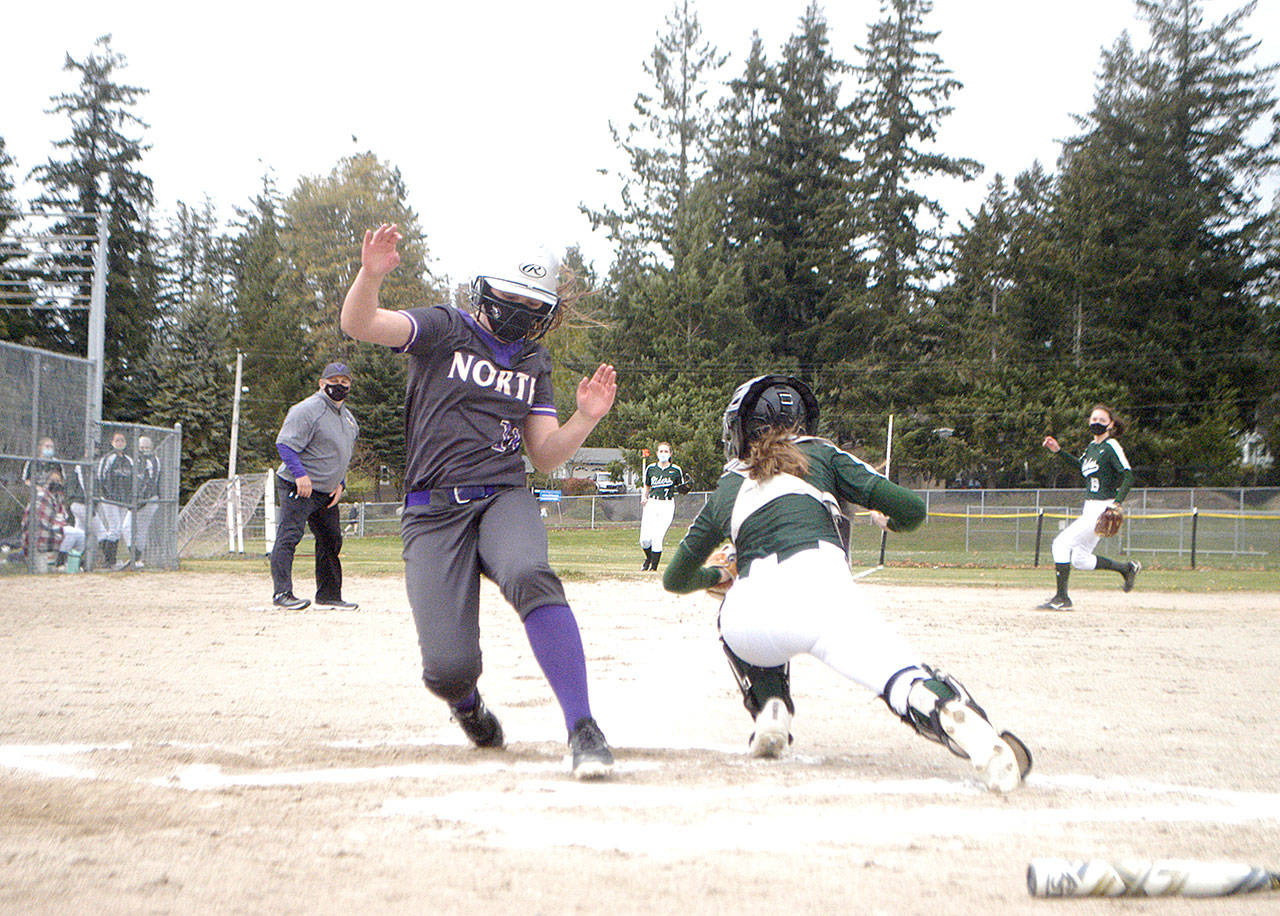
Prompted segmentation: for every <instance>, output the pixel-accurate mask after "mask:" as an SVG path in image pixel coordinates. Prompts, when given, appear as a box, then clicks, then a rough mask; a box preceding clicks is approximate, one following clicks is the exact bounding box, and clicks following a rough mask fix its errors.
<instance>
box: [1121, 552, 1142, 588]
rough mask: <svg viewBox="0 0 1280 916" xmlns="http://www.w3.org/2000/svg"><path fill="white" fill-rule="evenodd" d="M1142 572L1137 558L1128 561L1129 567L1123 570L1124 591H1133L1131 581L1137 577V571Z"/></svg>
mask: <svg viewBox="0 0 1280 916" xmlns="http://www.w3.org/2000/svg"><path fill="white" fill-rule="evenodd" d="M1140 572H1142V564H1141V563H1139V562H1138V561H1137V560H1130V561H1129V568H1128V569H1126V570H1125V571H1124V590H1125V591H1126V592H1131V591H1133V582H1134V580H1135V579H1137V578H1138V573H1140Z"/></svg>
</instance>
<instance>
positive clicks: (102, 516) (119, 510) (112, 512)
mask: <svg viewBox="0 0 1280 916" xmlns="http://www.w3.org/2000/svg"><path fill="white" fill-rule="evenodd" d="M96 521H97V530H98V540H100V541H124V546H125V547H128V546H129V543H130V541H131V540H132V538H133V533H132V532H131V531H130V529H131V528H132V527H133V526H132V525H131V524H130V522H132V521H133V513H132V512H131V511H129V509H128V508H127V507H125V506H118V505H116V504H115V503H98V518H97V520H96Z"/></svg>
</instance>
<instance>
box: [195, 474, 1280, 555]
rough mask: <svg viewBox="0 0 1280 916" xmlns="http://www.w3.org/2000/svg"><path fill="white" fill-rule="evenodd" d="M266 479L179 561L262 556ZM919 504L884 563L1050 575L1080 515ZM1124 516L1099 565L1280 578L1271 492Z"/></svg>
mask: <svg viewBox="0 0 1280 916" xmlns="http://www.w3.org/2000/svg"><path fill="white" fill-rule="evenodd" d="M270 473H271V472H269V471H268V472H266V474H263V475H258V476H257V479H254V478H244V480H245V481H246V483H245V487H246V489H245V490H244V491H243V492H244V493H247V494H249V495H248V496H246V497H244V498H242V503H243V505H242V509H241V518H242V520H243V526H242V528H241V529H240V531H239V533H238V535H234V536H230V537H229V535H228V527H227V521H226V519H227V514H226V511H225V507H226V502H225V497H224V498H223V499H222V501H220V502H219V501H217V500H216V499H215V500H214V502H213V503H211V505H213V507H214V508H212V509H208V508H206V509H205V510H204V511H203V513H202V514H203V515H204V516H205V517H207V518H209V519H211V522H210V523H209V525H208V526H207V529H206V531H207V532H210V533H207V534H206V536H205V537H204V538H202V539H194V540H193V541H192V542H191V543H192V547H191V548H186V547H184V549H183V556H218V555H225V554H226V553H228V552H229V550H228V543H235V542H236V540H237V538H238V539H239V540H241V541H242V542H243V544H244V546H242V547H241V548H239V551H243V552H246V553H257V552H259V551H261V552H262V553H266V552H267V551H268V550H269V549H270V547H269V545H270V543H271V540H272V537H273V532H272V530H271V526H270V516H269V515H268V513H267V512H266V511H265V510H266V506H265V503H264V501H263V499H262V495H263V493H272V494H273V493H274V491H273V490H272V489H270V488H268V486H267V485H266V478H267V477H268V476H269V475H270ZM250 482H251V484H250ZM208 486H210V487H211V488H212V489H211V492H215V491H216V492H218V493H225V492H226V490H227V482H226V481H216V482H211V483H210V484H209V485H208ZM920 495H921V496H922V497H923V498H924V499H925V502H926V504H927V506H928V510H929V515H928V519H927V521H926V522H925V524H924V525H922V526H921V527H920V528H919V529H917V530H916V531H913V532H910V533H907V534H901V535H891V536H890V538H889V541H888V550H887V555H886V557H887V562H889V563H890V564H893V563H916V564H930V565H939V566H955V565H974V566H990V567H999V566H1006V565H1011V566H1025V565H1035V564H1039V565H1046V564H1048V565H1051V564H1052V558H1051V557H1050V556H1049V545H1050V543H1051V542H1052V540H1053V538H1054V536H1055V535H1056V534H1057V533H1058V531H1059V530H1061V529H1062V528H1063V527H1065V526H1066V525H1067V524H1068V523H1069V522H1070V521H1071V520H1072V519H1074V518H1075V517H1076V516H1078V515H1079V513H1080V509H1081V506H1082V504H1083V499H1084V496H1083V491H1081V490H1079V489H1062V490H1051V489H1044V490H923V491H920ZM539 496H540V500H539V503H540V506H541V511H542V515H543V518H544V520H545V521H546V524H547V527H548V528H555V529H616V528H635V529H637V533H638V529H639V526H640V514H641V504H640V496H639V494H635V493H631V494H621V495H616V496H560V497H556V496H554V495H552V494H539ZM709 498H710V493H689V494H685V495H680V496H677V497H676V505H675V517H674V521H673V523H672V529H671V536H674V538H675V539H676V540H678V539H679V538H680V537H681V536H683V530H682V529H683V528H685V527H687V526H688V525H689V524H690V523H691V522H692V521H693V519H694V518H695V517H696V516H697V514H698V513H699V512H700V511H701V510H702V507H703V505H704V504H705V503H706V501H707V499H709ZM400 508H401V504H400V503H386V502H377V503H372V502H365V503H343V504H341V511H342V524H343V531H344V533H345V534H346V535H347V536H348V537H394V536H398V535H399V533H400ZM1125 509H1126V510H1127V512H1128V516H1127V521H1126V522H1125V525H1124V528H1123V529H1122V531H1121V534H1120V535H1119V536H1117V537H1116V538H1115V539H1112V540H1107V541H1103V542H1102V544H1101V545H1100V547H1099V551H1100V552H1101V553H1103V554H1105V555H1110V556H1117V555H1127V556H1137V557H1139V558H1141V559H1142V560H1143V561H1144V562H1153V563H1154V564H1156V565H1165V566H1182V567H1186V566H1196V565H1205V566H1226V567H1263V568H1273V567H1274V568H1280V488H1196V489H1137V490H1134V491H1132V492H1131V493H1130V494H1129V497H1128V498H1127V499H1126V500H1125ZM184 514H185V510H184ZM307 536H308V537H309V536H310V535H307ZM850 537H851V547H850V554H851V556H852V557H853V560H854V562H855V564H856V563H875V562H876V560H877V558H878V554H879V549H880V531H879V529H878V528H875V527H873V526H872V525H870V524H869V523H868V520H867V519H866V518H865V515H864V516H863V517H862V518H855V519H854V520H853V524H852V529H851V532H850ZM184 543H186V542H185V541H184ZM239 551H236V552H239Z"/></svg>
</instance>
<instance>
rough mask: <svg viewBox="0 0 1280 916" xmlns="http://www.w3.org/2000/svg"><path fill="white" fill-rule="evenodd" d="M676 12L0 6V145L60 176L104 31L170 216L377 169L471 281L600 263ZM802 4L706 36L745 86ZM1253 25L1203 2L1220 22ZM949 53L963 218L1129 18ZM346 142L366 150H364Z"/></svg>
mask: <svg viewBox="0 0 1280 916" xmlns="http://www.w3.org/2000/svg"><path fill="white" fill-rule="evenodd" d="M673 2H674V0H628V2H625V3H623V2H614V0H544V2H542V3H534V2H529V0H447V2H441V0H415V2H400V0H386V2H383V3H332V2H325V0H312V2H295V0H257V2H246V0H223V2H220V3H209V4H185V3H175V2H173V0H166V2H163V3H159V2H151V0H112V2H103V0H92V2H85V0H57V2H51V3H48V2H47V3H28V2H25V0H24V2H21V3H19V2H17V0H6V2H3V3H0V29H3V31H4V33H5V37H4V39H3V53H0V86H2V87H3V90H2V91H0V136H3V137H4V139H5V141H6V144H7V146H8V150H9V153H10V154H11V155H12V156H14V157H15V158H16V159H17V160H18V170H17V177H19V178H21V177H23V176H25V175H26V174H27V172H28V171H29V170H30V169H31V168H33V167H34V166H36V165H38V164H40V163H41V162H43V161H45V160H46V159H47V158H48V157H49V155H50V153H51V144H52V142H53V141H55V140H58V139H61V138H63V137H65V135H66V131H67V122H66V121H65V120H63V119H61V118H55V117H52V116H49V115H47V114H45V113H44V111H45V109H46V108H48V107H50V102H49V99H50V97H51V96H53V95H54V94H56V93H59V92H67V91H71V90H72V89H73V88H74V85H75V82H74V75H73V74H71V73H67V72H64V71H63V70H62V64H63V60H64V56H65V54H66V53H68V52H70V53H71V54H72V56H74V57H76V58H77V59H83V58H84V57H85V56H87V54H88V53H89V52H90V50H91V49H92V46H93V42H94V40H95V39H96V38H97V37H98V36H99V35H101V34H103V33H107V32H109V33H111V34H112V36H113V46H114V48H115V49H116V51H117V52H118V53H121V54H123V55H124V56H125V57H126V58H127V60H128V66H127V69H126V70H125V71H124V72H123V74H122V75H121V78H122V79H123V80H125V81H127V82H129V83H132V84H133V85H137V86H141V87H143V88H145V89H148V90H149V95H147V96H146V97H145V98H144V100H143V101H142V102H141V104H140V105H139V106H138V108H137V112H138V114H139V115H140V116H141V117H142V118H143V119H144V120H146V121H147V122H148V123H149V124H150V129H149V130H148V131H147V132H146V140H147V142H149V143H150V144H151V146H152V148H151V150H150V151H149V152H148V153H147V155H146V158H145V160H144V162H143V165H142V170H143V171H144V172H145V173H146V174H148V175H150V176H151V178H152V179H153V180H154V182H155V190H156V195H157V202H158V205H159V207H160V209H161V210H162V211H164V212H166V213H167V212H171V211H172V209H173V206H174V204H175V203H176V202H177V201H180V200H181V201H186V202H188V203H191V204H198V203H199V202H200V201H201V200H202V199H203V197H204V196H205V195H208V196H209V197H211V198H212V199H213V200H214V202H215V203H216V204H217V206H218V209H219V212H220V214H221V215H222V216H223V218H224V219H227V218H229V217H230V216H231V214H232V208H233V207H234V206H237V205H244V204H246V203H247V202H248V201H249V200H250V199H251V198H252V196H253V195H254V194H255V193H256V192H257V190H258V189H259V187H260V185H261V176H262V175H263V174H264V172H265V171H266V170H267V169H268V168H271V169H274V171H275V172H276V175H277V179H278V183H279V187H280V188H281V190H282V191H284V192H286V193H287V192H288V191H289V190H291V189H292V188H293V186H294V184H295V182H296V180H297V179H298V177H299V176H301V175H323V174H327V173H328V172H329V171H330V169H331V168H332V167H333V166H334V164H335V163H336V162H337V161H338V159H340V158H341V157H342V156H345V155H348V154H350V153H353V152H358V151H364V150H366V149H369V150H372V151H373V152H374V153H376V154H377V155H378V156H379V157H380V158H381V159H383V160H384V161H387V162H390V163H392V164H393V165H395V166H398V167H399V168H400V169H401V171H402V173H403V175H404V178H405V181H406V183H407V185H408V189H409V200H410V204H411V205H412V206H413V207H414V208H415V209H416V210H417V211H418V213H419V215H420V216H421V219H422V224H423V227H424V229H425V231H426V233H427V237H428V242H429V245H430V247H431V250H432V254H433V256H434V258H435V263H434V267H435V268H436V270H437V272H438V273H444V274H448V275H450V276H452V278H453V279H454V280H458V279H461V278H464V277H467V276H470V275H471V274H473V273H474V272H475V271H476V270H478V269H480V263H479V262H481V261H483V259H484V252H485V250H486V249H487V248H488V247H490V246H491V244H493V243H496V244H498V245H499V246H503V247H505V246H506V245H508V244H509V243H510V242H511V241H512V240H514V239H530V240H539V241H544V242H546V243H548V244H549V245H551V246H552V247H553V248H556V249H561V248H563V247H564V246H566V245H568V244H571V243H575V242H576V243H580V244H581V245H582V246H583V250H584V251H585V252H586V254H587V256H588V258H589V259H591V260H594V261H596V263H597V266H598V267H600V268H601V269H603V268H605V267H606V266H607V263H608V260H609V248H608V246H607V244H606V242H605V241H604V239H603V238H602V237H601V236H595V237H593V236H592V234H591V232H590V227H589V224H588V223H587V221H586V219H585V217H583V216H581V215H580V214H579V212H578V204H579V203H582V202H586V203H588V204H590V205H597V204H599V203H600V202H602V201H605V200H608V199H611V198H612V195H613V194H614V193H615V192H616V189H617V181H616V179H613V178H604V177H602V176H600V175H599V174H598V172H597V170H598V169H599V168H600V167H602V166H603V167H616V166H617V165H618V164H619V159H618V155H617V152H616V150H615V148H614V145H613V142H612V140H611V138H610V135H609V129H608V123H609V122H610V121H613V122H614V123H616V124H618V125H620V126H621V125H624V124H626V123H627V122H628V120H629V119H630V117H631V114H632V107H631V106H632V102H633V100H634V99H635V96H636V93H637V92H639V91H641V90H646V89H648V87H649V81H648V79H647V77H646V76H645V74H644V72H643V69H642V67H643V64H644V61H645V59H646V57H647V55H648V53H649V52H650V50H651V49H652V48H653V46H654V44H655V42H656V40H657V36H658V34H659V33H660V32H663V31H665V26H664V20H665V18H666V17H667V16H668V15H669V14H670V12H671V10H672V7H673ZM807 2H808V0H698V2H696V3H695V4H694V6H695V9H696V10H697V12H698V15H699V19H700V21H701V23H702V26H703V33H704V36H705V37H706V38H707V39H708V40H709V41H711V42H712V43H714V44H715V45H716V46H717V47H718V48H719V49H720V50H721V51H723V52H727V53H729V54H730V55H731V57H730V60H729V62H728V64H727V65H726V67H725V70H724V73H725V75H726V77H731V76H736V75H738V73H740V72H741V66H742V61H743V56H744V54H745V53H746V51H747V49H748V47H749V43H750V38H751V32H752V30H753V29H754V30H758V31H759V32H760V34H761V37H762V38H763V40H764V43H765V47H766V49H767V51H768V53H769V55H770V57H771V58H772V59H776V58H777V56H778V54H779V51H780V48H781V46H782V44H783V42H784V41H785V40H786V38H787V37H788V36H790V35H791V34H792V33H793V32H794V31H795V27H796V24H797V22H798V20H799V18H800V16H801V15H802V14H803V12H804V9H805V7H806V6H807ZM1241 5H1242V2H1237V0H1205V8H1206V11H1207V15H1208V17H1209V18H1210V19H1217V18H1220V17H1221V16H1223V15H1225V14H1226V13H1227V12H1229V11H1230V10H1232V9H1235V8H1237V7H1239V6H1241ZM935 6H936V8H935V10H934V13H933V15H932V19H931V24H932V26H933V28H935V29H937V30H939V31H940V32H941V35H940V37H939V39H938V42H937V44H936V45H935V48H936V50H937V51H938V52H939V53H940V54H941V55H942V57H943V59H944V61H945V63H946V64H947V65H948V66H949V67H950V68H951V69H952V71H953V72H954V74H955V75H956V77H958V78H959V79H960V80H961V81H962V82H963V83H964V84H965V87H964V89H963V90H962V91H961V92H959V93H958V94H957V95H956V96H954V97H953V102H954V104H955V108H956V111H955V113H954V115H953V116H952V117H951V119H950V120H949V121H948V122H947V123H946V124H945V125H944V128H943V132H944V133H943V148H944V149H945V150H946V151H947V152H949V153H953V154H957V155H967V156H972V157H973V158H976V159H978V160H979V161H981V162H983V163H984V164H985V165H986V166H987V171H986V172H985V173H984V174H983V175H982V176H981V177H980V178H979V179H978V180H977V181H974V182H971V183H969V184H967V185H959V184H957V185H954V186H952V187H951V188H950V189H948V190H947V191H946V193H945V194H944V195H943V196H944V203H945V204H946V205H947V207H948V209H949V210H950V211H951V212H952V214H953V216H955V217H957V218H959V217H962V216H963V215H964V212H965V211H966V210H972V209H975V208H976V207H977V206H978V204H979V203H980V201H981V199H982V197H983V196H984V193H985V189H986V186H987V184H988V182H989V181H990V180H991V177H992V176H993V175H994V173H995V172H997V171H999V172H1003V173H1004V174H1005V175H1006V176H1009V177H1011V176H1012V175H1014V174H1016V173H1017V172H1019V171H1021V170H1023V169H1025V168H1027V167H1028V166H1029V165H1030V164H1031V163H1032V161H1033V160H1035V159H1037V158H1039V159H1040V160H1041V161H1043V162H1044V163H1045V164H1046V165H1047V166H1050V167H1052V165H1053V163H1054V160H1055V158H1056V155H1057V152H1058V144H1057V141H1058V140H1059V139H1061V138H1062V137H1064V136H1067V135H1069V134H1070V133H1071V132H1072V131H1073V125H1072V122H1071V119H1070V115H1071V114H1072V113H1079V112H1085V111H1087V110H1088V109H1089V107H1090V103H1091V98H1092V90H1093V85H1094V74H1095V71H1096V69H1097V64H1098V58H1099V53H1100V51H1101V50H1102V49H1103V48H1104V47H1106V46H1109V45H1111V43H1112V42H1113V41H1114V40H1115V39H1116V37H1117V36H1118V35H1119V34H1120V33H1121V31H1122V30H1124V29H1126V28H1128V29H1130V30H1131V33H1132V34H1133V35H1134V36H1135V43H1137V44H1139V45H1141V44H1142V43H1143V40H1144V39H1143V38H1142V35H1143V33H1142V27H1141V24H1140V23H1137V22H1136V20H1135V18H1134V16H1133V4H1132V3H1131V2H1129V0H1073V2H1071V3H1063V2H1061V0H936V3H935ZM823 9H824V10H825V12H826V16H827V19H828V22H829V25H830V34H831V38H832V44H833V48H834V50H835V52H836V54H837V55H838V56H840V57H842V58H844V59H846V60H849V59H854V58H855V52H854V46H855V45H856V44H862V43H864V42H865V37H866V26H867V23H869V22H871V21H872V20H874V19H875V18H876V17H877V15H878V12H879V2H878V0H839V2H828V3H825V4H823ZM1249 31H1250V32H1251V33H1252V34H1253V35H1255V36H1257V37H1259V38H1260V39H1261V41H1262V47H1261V51H1260V54H1259V57H1258V62H1259V63H1271V62H1274V61H1277V60H1280V0H1262V2H1261V3H1260V4H1259V9H1258V11H1257V12H1256V13H1255V14H1254V16H1253V18H1252V19H1251V20H1250V26H1249ZM353 136H354V137H355V138H357V139H356V140H353V139H352V138H353Z"/></svg>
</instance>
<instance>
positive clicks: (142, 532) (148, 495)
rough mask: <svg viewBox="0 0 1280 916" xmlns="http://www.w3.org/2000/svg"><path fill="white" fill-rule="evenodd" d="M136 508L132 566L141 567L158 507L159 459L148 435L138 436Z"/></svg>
mask: <svg viewBox="0 0 1280 916" xmlns="http://www.w3.org/2000/svg"><path fill="white" fill-rule="evenodd" d="M137 470H138V486H137V493H136V494H135V495H136V496H137V499H138V509H137V512H136V514H135V516H134V533H133V568H134V569H142V568H143V566H144V561H143V559H142V555H143V554H144V553H145V552H146V550H147V545H148V544H149V543H150V542H151V523H152V522H153V521H154V520H155V517H156V511H157V510H158V509H159V508H160V459H159V458H157V457H156V456H155V449H154V448H153V447H152V443H151V437H150V436H139V437H138V462H137Z"/></svg>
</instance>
